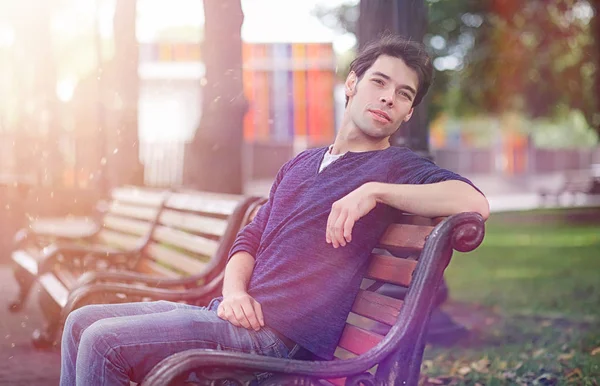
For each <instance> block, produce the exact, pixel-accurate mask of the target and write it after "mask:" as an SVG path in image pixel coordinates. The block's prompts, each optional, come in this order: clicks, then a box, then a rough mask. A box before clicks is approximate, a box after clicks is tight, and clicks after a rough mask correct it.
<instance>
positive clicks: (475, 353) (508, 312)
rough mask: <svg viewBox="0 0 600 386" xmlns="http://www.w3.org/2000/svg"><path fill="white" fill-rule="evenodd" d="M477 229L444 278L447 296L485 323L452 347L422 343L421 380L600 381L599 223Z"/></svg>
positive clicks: (493, 382)
mask: <svg viewBox="0 0 600 386" xmlns="http://www.w3.org/2000/svg"><path fill="white" fill-rule="evenodd" d="M486 233H487V234H486V237H485V240H484V242H483V244H482V245H481V246H480V247H479V248H478V249H477V250H476V251H475V252H472V253H468V254H455V256H454V258H453V260H452V263H451V264H450V266H449V267H448V270H447V273H446V278H447V280H448V284H449V287H450V296H451V299H452V302H461V303H462V302H466V303H469V304H471V305H472V306H473V310H474V311H473V312H474V313H476V312H481V310H482V309H483V310H485V313H486V314H487V315H488V316H491V319H493V322H490V324H489V325H484V326H480V328H479V329H477V332H476V333H474V334H473V335H472V336H471V337H470V338H469V339H467V340H466V341H464V342H462V343H460V344H459V345H458V346H454V347H450V348H439V347H429V348H428V349H427V351H426V360H425V361H424V366H423V373H424V375H425V376H424V380H425V382H424V383H425V384H460V385H463V384H464V385H475V384H477V383H479V384H481V385H512V384H523V385H529V384H539V385H548V384H550V385H554V384H574V385H598V384H600V383H598V382H597V381H595V380H596V379H600V352H598V353H597V354H596V355H592V352H593V351H594V349H595V348H597V347H599V346H600V225H596V226H572V225H567V224H551V223H550V224H549V223H542V224H539V225H535V226H534V225H530V224H529V225H526V224H522V223H518V222H517V223H516V224H506V223H501V222H496V223H495V222H494V221H493V218H492V220H490V221H489V222H488V224H487V227H486ZM477 310H479V311H477ZM598 351H600V349H599V350H598ZM427 378H429V380H430V381H431V382H429V383H427V382H426V379H427Z"/></svg>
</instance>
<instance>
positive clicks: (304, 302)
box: [61, 37, 488, 386]
mask: <svg viewBox="0 0 600 386" xmlns="http://www.w3.org/2000/svg"><path fill="white" fill-rule="evenodd" d="M432 73H433V69H432V66H431V59H430V58H429V56H428V55H427V54H426V52H425V50H424V49H423V47H422V46H421V45H420V44H417V43H415V42H409V41H406V40H403V39H401V38H399V37H386V38H384V39H382V40H381V41H378V42H376V43H374V44H372V45H370V46H368V47H367V48H366V49H365V50H364V51H363V52H361V53H360V54H359V55H358V57H357V58H356V60H355V61H354V62H353V63H352V65H351V72H350V74H349V75H348V77H347V79H346V83H345V86H346V95H347V103H346V110H345V113H344V117H343V121H342V123H341V125H340V128H339V132H338V135H337V137H336V139H335V142H334V143H333V145H332V146H330V147H329V148H321V149H311V150H307V151H305V152H303V153H301V154H300V155H298V156H297V157H296V158H294V159H293V160H291V161H289V162H288V163H286V164H285V165H284V166H283V167H282V168H281V170H280V171H279V173H278V175H277V177H276V179H275V183H274V184H273V187H272V188H271V192H270V195H269V201H268V202H267V203H266V204H265V205H264V206H263V207H262V208H261V209H260V211H259V212H258V213H257V216H256V218H255V220H254V221H253V222H252V223H250V224H249V225H248V226H246V227H245V228H244V229H243V230H242V231H241V232H240V234H239V235H238V237H237V239H236V241H235V243H234V245H233V247H232V249H231V252H230V256H229V262H228V264H227V267H226V269H225V279H224V285H223V297H222V298H219V299H215V300H213V301H212V302H211V304H210V305H209V306H208V307H207V308H201V307H195V306H189V305H183V304H176V303H169V302H154V303H129V304H117V305H94V306H87V307H83V308H81V309H79V310H77V311H75V312H73V313H72V314H71V315H70V316H69V318H68V319H67V322H66V325H65V330H64V333H63V340H62V349H63V355H62V374H61V385H63V386H65V385H74V384H77V385H84V384H85V385H128V384H129V383H128V382H129V381H130V380H132V381H134V382H140V381H141V380H142V379H143V377H144V376H145V375H146V374H147V372H148V371H150V369H151V368H152V367H153V366H154V365H155V364H156V363H158V362H159V361H160V360H162V359H163V358H165V357H167V356H169V355H171V354H173V353H175V352H179V351H183V350H186V349H192V348H211V349H222V350H232V351H244V352H250V353H256V354H261V355H269V356H276V357H288V358H291V357H298V356H299V355H304V354H306V353H311V354H312V355H313V356H317V357H320V358H323V359H330V358H331V357H332V355H333V351H334V349H335V346H336V344H337V341H338V339H339V336H340V334H341V332H342V328H343V326H344V322H345V320H346V317H347V315H348V312H349V310H350V307H351V305H352V302H353V300H354V297H355V295H356V293H357V291H358V289H359V285H360V281H361V278H362V276H363V274H364V272H365V269H366V267H367V260H368V256H369V255H370V252H371V250H372V249H373V248H374V246H375V245H376V243H377V241H378V240H379V238H380V237H381V235H382V233H383V232H384V230H385V229H386V228H387V226H388V225H389V224H390V222H391V221H392V217H393V216H392V212H393V210H391V209H390V207H393V208H396V209H399V210H402V211H406V212H410V213H414V214H418V215H422V216H430V217H434V216H448V215H452V214H455V213H459V212H467V211H469V212H470V211H475V212H479V213H481V215H482V216H483V217H484V218H487V216H488V203H487V201H486V199H485V198H484V196H483V195H482V194H481V193H480V192H479V191H478V190H476V189H475V188H474V187H473V186H472V184H471V183H470V182H469V181H468V180H466V179H464V178H462V177H460V176H458V175H456V174H454V173H452V172H449V171H447V170H444V169H440V168H439V167H437V166H436V165H434V164H433V163H432V162H430V161H427V160H425V159H423V158H421V157H419V156H417V155H416V154H415V153H413V152H411V151H410V150H408V149H406V148H398V147H391V146H390V144H389V138H390V136H391V135H392V134H393V133H394V132H396V130H398V128H399V127H400V126H401V124H402V123H403V122H406V121H408V120H409V119H410V117H411V115H412V113H413V109H414V107H415V106H416V105H418V104H419V102H420V101H421V100H422V98H423V96H424V95H425V93H426V92H427V89H428V88H429V85H430V84H431V79H432ZM313 103H318V101H313Z"/></svg>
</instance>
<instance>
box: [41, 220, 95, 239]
mask: <svg viewBox="0 0 600 386" xmlns="http://www.w3.org/2000/svg"><path fill="white" fill-rule="evenodd" d="M29 228H30V229H31V230H32V231H33V233H35V234H37V235H42V236H55V237H63V238H79V237H86V236H90V235H92V234H93V233H94V232H95V231H96V223H95V222H94V220H93V219H92V218H90V217H72V218H71V217H67V218H60V217H59V218H40V219H37V220H34V221H33V222H31V223H30V224H29Z"/></svg>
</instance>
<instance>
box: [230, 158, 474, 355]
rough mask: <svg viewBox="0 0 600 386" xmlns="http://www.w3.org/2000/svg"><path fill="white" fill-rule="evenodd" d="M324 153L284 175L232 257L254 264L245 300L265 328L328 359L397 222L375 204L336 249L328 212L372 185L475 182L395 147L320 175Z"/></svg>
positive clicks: (297, 162) (297, 161)
mask: <svg viewBox="0 0 600 386" xmlns="http://www.w3.org/2000/svg"><path fill="white" fill-rule="evenodd" d="M326 151H327V148H319V149H311V150H307V151H304V152H302V153H301V154H299V155H298V156H297V157H295V158H294V159H292V160H291V161H289V162H287V163H286V164H285V165H284V166H283V167H282V168H281V170H280V171H279V173H278V174H277V177H276V179H275V182H274V184H273V186H272V188H271V192H270V195H269V200H268V202H267V203H266V204H265V205H264V206H263V207H262V208H261V209H260V210H259V211H258V213H257V215H256V218H255V219H254V221H252V223H250V224H248V225H247V226H246V227H244V229H242V230H241V231H240V233H239V234H238V236H237V239H236V241H235V243H234V245H233V247H232V249H231V251H230V254H229V256H230V257H231V256H232V255H233V254H235V253H236V252H239V251H246V252H248V253H250V254H251V255H252V256H254V257H255V259H256V261H255V266H254V272H253V273H252V278H251V280H250V284H249V287H248V293H249V294H250V295H251V296H253V297H254V298H255V299H256V300H257V301H258V302H259V303H260V304H261V305H262V310H263V314H264V317H265V324H266V325H267V326H269V327H271V328H273V329H275V330H277V331H278V332H280V333H281V334H283V335H285V336H286V337H288V338H290V339H291V340H293V341H294V342H296V343H298V344H299V345H301V346H302V347H304V348H305V349H307V350H309V351H311V352H312V353H314V354H316V355H317V356H319V357H321V358H324V359H331V358H332V356H333V352H334V351H335V347H336V346H337V343H338V340H339V338H340V335H341V333H342V330H343V328H344V324H345V321H346V318H347V316H348V313H349V312H350V308H351V306H352V303H353V301H354V298H355V297H356V294H357V292H358V290H359V286H360V283H361V279H362V277H363V275H364V273H365V270H366V268H367V262H368V258H369V256H370V253H371V251H372V250H373V248H374V247H375V245H376V244H377V241H378V240H379V239H380V237H381V236H382V235H383V232H384V231H385V229H386V228H387V226H388V225H389V224H390V223H391V221H392V218H393V210H392V208H390V207H389V206H386V205H383V204H378V205H377V206H376V207H375V209H373V210H372V211H371V212H370V213H369V214H367V215H366V216H364V217H363V218H361V219H359V220H358V221H357V222H356V224H355V225H354V229H353V231H352V242H350V243H349V244H347V245H346V246H345V247H340V248H337V249H335V248H333V246H332V245H330V244H327V243H326V241H325V227H326V224H327V218H328V216H329V212H330V210H331V205H332V204H333V203H334V202H335V201H336V200H338V199H340V198H341V197H343V196H345V195H346V194H348V193H350V192H351V191H353V190H354V189H356V188H358V187H359V186H361V185H363V184H364V183H366V182H369V181H378V182H386V183H397V184H431V183H435V182H440V181H446V180H461V181H465V182H467V183H469V184H471V185H472V183H471V182H470V181H469V180H467V179H465V178H463V177H461V176H459V175H457V174H455V173H452V172H450V171H448V170H445V169H441V168H439V167H438V166H436V165H435V164H434V163H432V162H430V161H428V160H426V159H424V158H422V157H420V156H418V155H417V154H415V153H413V152H412V151H410V150H409V149H407V148H399V147H393V146H392V147H389V148H387V149H385V150H378V151H369V152H363V153H353V152H348V153H346V154H345V155H344V156H342V157H341V158H340V159H338V160H336V161H335V162H333V163H332V164H331V165H329V166H328V167H327V168H325V169H324V170H323V171H322V172H321V173H318V170H319V166H320V164H321V161H322V160H323V156H324V154H325V152H326Z"/></svg>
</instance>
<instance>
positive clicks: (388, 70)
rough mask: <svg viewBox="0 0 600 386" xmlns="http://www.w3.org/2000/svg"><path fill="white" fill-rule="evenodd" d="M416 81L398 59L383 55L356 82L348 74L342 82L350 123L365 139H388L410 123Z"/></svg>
mask: <svg viewBox="0 0 600 386" xmlns="http://www.w3.org/2000/svg"><path fill="white" fill-rule="evenodd" d="M418 79H419V78H418V76H417V73H416V72H415V71H414V70H412V69H411V68H409V67H408V66H407V65H406V64H405V63H404V61H403V60H402V59H398V58H394V57H391V56H384V55H382V56H380V57H379V58H377V60H376V61H375V63H373V65H372V66H371V67H370V68H369V69H368V70H367V71H366V72H365V73H364V74H363V76H362V78H361V79H360V81H359V80H358V79H357V78H356V74H354V73H350V74H349V75H348V78H347V79H346V94H347V95H348V96H349V100H348V107H347V108H348V111H349V114H350V119H351V120H352V122H353V123H354V125H355V126H356V127H357V128H358V129H359V130H360V131H361V132H362V133H363V134H364V135H366V136H367V137H369V138H372V139H374V140H379V139H382V138H385V137H389V136H390V135H392V134H394V132H396V130H397V129H398V128H399V127H400V124H401V123H402V122H405V121H408V120H409V119H410V117H411V115H412V112H413V107H412V104H413V100H414V98H415V95H416V92H417V86H418V83H419V81H418Z"/></svg>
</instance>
